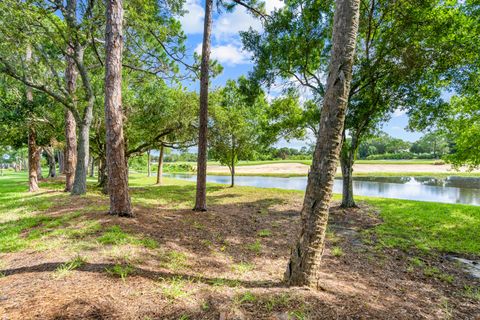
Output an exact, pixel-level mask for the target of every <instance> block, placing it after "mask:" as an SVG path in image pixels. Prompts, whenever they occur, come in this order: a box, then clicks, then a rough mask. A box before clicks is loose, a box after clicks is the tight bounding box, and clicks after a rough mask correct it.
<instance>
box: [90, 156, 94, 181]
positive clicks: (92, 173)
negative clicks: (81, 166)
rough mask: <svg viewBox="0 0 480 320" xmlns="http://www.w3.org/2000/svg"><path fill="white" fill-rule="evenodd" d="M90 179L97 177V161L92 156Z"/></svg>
mask: <svg viewBox="0 0 480 320" xmlns="http://www.w3.org/2000/svg"><path fill="white" fill-rule="evenodd" d="M89 163H90V177H91V178H93V177H95V159H94V158H93V156H90V162H89Z"/></svg>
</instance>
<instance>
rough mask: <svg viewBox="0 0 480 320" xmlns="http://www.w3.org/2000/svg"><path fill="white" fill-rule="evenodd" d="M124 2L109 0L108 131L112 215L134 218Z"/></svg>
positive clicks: (106, 80)
mask: <svg viewBox="0 0 480 320" xmlns="http://www.w3.org/2000/svg"><path fill="white" fill-rule="evenodd" d="M122 2H123V1H122V0H107V26H106V33H105V41H106V58H105V67H106V71H105V128H106V133H107V140H106V145H107V170H108V191H109V194H110V214H114V215H119V216H123V217H131V216H132V209H131V205H130V196H129V194H128V173H127V165H126V159H125V141H124V138H123V114H122V46H123V38H122V37H123V31H122V19H123V3H122Z"/></svg>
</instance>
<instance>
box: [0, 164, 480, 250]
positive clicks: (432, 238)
mask: <svg viewBox="0 0 480 320" xmlns="http://www.w3.org/2000/svg"><path fill="white" fill-rule="evenodd" d="M154 183H155V178H154V177H150V178H148V177H145V176H144V175H141V174H133V175H131V177H130V184H131V188H132V189H131V190H132V192H131V194H132V201H133V204H134V205H142V206H148V207H152V208H156V207H158V206H162V207H163V208H165V207H166V208H171V209H175V208H183V209H185V208H190V207H192V206H193V202H194V195H195V184H194V183H192V182H187V181H180V180H173V179H165V185H164V186H161V187H158V186H154ZM41 188H42V189H41V191H40V192H39V193H36V194H29V193H28V192H27V189H28V188H27V183H26V174H24V173H20V174H18V173H11V172H10V173H7V175H6V176H4V177H0V253H1V252H16V251H21V250H23V249H26V248H31V247H32V245H34V244H38V243H41V242H43V240H44V239H48V238H52V237H60V238H62V239H70V240H71V241H72V242H75V241H77V240H78V239H81V240H91V241H94V242H95V243H96V244H98V245H123V244H130V245H138V246H143V247H146V248H156V247H157V244H156V243H155V241H152V240H151V239H148V238H145V237H142V236H141V235H135V234H129V232H128V231H127V230H123V229H120V228H118V227H115V226H114V227H112V226H109V227H103V226H101V225H100V224H99V223H98V222H97V221H96V220H94V219H90V220H81V219H82V216H83V213H84V212H87V211H89V210H94V209H95V210H97V211H98V210H100V212H103V211H105V212H106V211H107V209H108V208H107V207H105V208H102V207H98V206H97V205H95V204H94V203H93V204H92V207H88V206H87V207H85V208H84V209H82V210H80V211H79V210H77V211H68V210H67V211H65V212H64V213H62V214H61V215H57V216H49V215H46V214H44V213H45V212H46V211H48V210H49V209H51V208H52V207H53V206H58V205H62V204H65V203H68V202H69V201H72V198H71V196H70V195H68V194H65V193H62V192H58V191H61V189H62V183H61V181H55V182H47V183H42V185H41ZM208 193H209V203H210V204H235V203H237V204H245V203H249V202H252V203H253V202H255V201H259V200H262V199H263V200H265V201H267V200H268V199H277V200H275V201H277V202H278V201H279V200H278V199H289V198H295V197H296V198H298V199H301V197H302V194H303V192H301V191H291V190H280V189H273V188H272V189H261V191H259V189H257V188H253V187H235V188H234V189H231V188H227V187H226V186H224V185H219V184H209V185H208ZM226 194H228V195H229V196H222V195H226ZM233 195H234V196H233ZM85 197H86V199H87V200H88V199H92V201H94V200H95V199H99V198H100V199H103V198H102V197H105V196H102V195H100V194H99V192H98V190H96V189H95V187H94V183H93V182H90V185H89V194H88V195H87V196H85ZM85 197H84V198H85ZM334 198H335V199H337V200H338V199H339V195H335V197H334ZM105 199H106V197H105V198H104V200H105ZM266 199H267V200H266ZM84 200H85V199H84ZM263 200H262V201H263ZM358 200H360V203H362V205H367V206H371V207H373V208H375V209H377V210H378V212H379V215H380V217H381V218H382V220H383V223H382V224H380V225H379V226H377V227H375V228H373V229H370V230H369V231H367V232H366V237H365V239H366V241H373V242H374V243H375V244H376V245H378V246H380V247H387V248H399V249H403V250H410V249H415V250H421V251H426V252H444V253H460V254H474V255H480V207H478V206H469V205H456V204H440V203H431V202H418V201H406V200H395V199H384V198H372V197H358ZM272 201H273V200H272ZM95 206H96V207H95ZM299 209H300V208H299ZM192 227H195V226H194V225H193V224H192ZM261 236H265V237H269V236H271V235H270V234H268V235H267V232H265V234H263V233H262V235H260V237H261ZM252 243H253V244H252ZM252 243H245V246H249V245H250V246H251V247H252V250H257V251H258V250H259V248H257V247H258V246H254V244H255V242H254V241H253V240H252ZM260 250H261V248H260Z"/></svg>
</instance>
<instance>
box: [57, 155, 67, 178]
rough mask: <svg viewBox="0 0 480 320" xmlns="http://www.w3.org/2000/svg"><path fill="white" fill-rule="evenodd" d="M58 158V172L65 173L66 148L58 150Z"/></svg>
mask: <svg viewBox="0 0 480 320" xmlns="http://www.w3.org/2000/svg"><path fill="white" fill-rule="evenodd" d="M56 154H57V159H58V172H59V173H60V174H65V162H64V161H65V158H64V155H65V154H64V150H58V151H57V152H56Z"/></svg>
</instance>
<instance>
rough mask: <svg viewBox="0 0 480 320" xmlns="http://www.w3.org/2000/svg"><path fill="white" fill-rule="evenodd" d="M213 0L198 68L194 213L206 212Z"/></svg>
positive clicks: (207, 12) (207, 4)
mask: <svg viewBox="0 0 480 320" xmlns="http://www.w3.org/2000/svg"><path fill="white" fill-rule="evenodd" d="M212 7H213V0H206V1H205V21H204V26H203V44H202V63H201V67H200V111H199V128H198V157H197V192H196V197H195V207H194V208H193V210H195V211H207V133H208V132H207V125H208V83H209V78H210V77H209V63H210V45H211V43H210V37H211V33H212Z"/></svg>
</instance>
